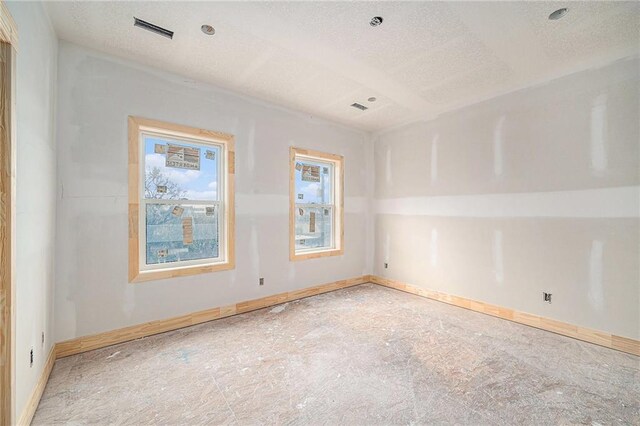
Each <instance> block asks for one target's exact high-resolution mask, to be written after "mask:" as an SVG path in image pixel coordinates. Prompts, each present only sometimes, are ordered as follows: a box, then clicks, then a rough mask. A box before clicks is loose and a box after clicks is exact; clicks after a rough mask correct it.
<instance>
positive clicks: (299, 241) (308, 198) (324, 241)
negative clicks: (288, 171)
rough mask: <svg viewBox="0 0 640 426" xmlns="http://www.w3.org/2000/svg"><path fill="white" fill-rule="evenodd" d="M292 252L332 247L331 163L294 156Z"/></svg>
mask: <svg viewBox="0 0 640 426" xmlns="http://www.w3.org/2000/svg"><path fill="white" fill-rule="evenodd" d="M294 173H295V188H296V190H295V194H296V198H295V205H296V208H297V211H296V221H295V233H296V236H295V240H296V253H300V252H307V251H316V250H328V249H332V248H334V238H333V228H334V222H335V218H334V215H333V212H334V211H335V201H334V196H333V195H334V191H333V186H334V165H333V163H329V162H324V161H317V160H315V159H312V158H308V157H303V156H300V155H296V164H295V172H294Z"/></svg>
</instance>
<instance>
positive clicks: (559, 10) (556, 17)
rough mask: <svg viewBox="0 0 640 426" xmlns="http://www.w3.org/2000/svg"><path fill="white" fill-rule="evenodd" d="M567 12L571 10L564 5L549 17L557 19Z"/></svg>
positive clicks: (553, 19)
mask: <svg viewBox="0 0 640 426" xmlns="http://www.w3.org/2000/svg"><path fill="white" fill-rule="evenodd" d="M567 12H569V9H567V8H566V7H563V8H562V9H558V10H556V11H555V12H553V13H552V14H551V15H549V19H551V20H552V21H557V20H558V19H560V18H562V17H563V16H564V15H566V14H567Z"/></svg>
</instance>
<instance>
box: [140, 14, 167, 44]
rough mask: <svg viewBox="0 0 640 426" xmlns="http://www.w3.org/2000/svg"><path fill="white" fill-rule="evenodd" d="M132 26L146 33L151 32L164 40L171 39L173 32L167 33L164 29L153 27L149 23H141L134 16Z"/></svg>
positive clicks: (141, 21)
mask: <svg viewBox="0 0 640 426" xmlns="http://www.w3.org/2000/svg"><path fill="white" fill-rule="evenodd" d="M133 20H134V21H133V26H134V27H140V28H144V29H145V30H147V31H151V32H152V33H156V34H158V35H161V36H163V37H166V38H170V39H173V31H169V30H168V29H166V28H162V27H159V26H157V25H153V24H152V23H150V22H147V21H143V20H142V19H138V18H136V17H135V16H134V17H133Z"/></svg>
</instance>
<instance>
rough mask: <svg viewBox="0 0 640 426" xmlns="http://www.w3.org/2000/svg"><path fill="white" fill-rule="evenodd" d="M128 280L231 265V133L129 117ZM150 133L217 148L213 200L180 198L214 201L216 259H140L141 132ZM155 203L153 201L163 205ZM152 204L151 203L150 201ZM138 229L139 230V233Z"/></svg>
mask: <svg viewBox="0 0 640 426" xmlns="http://www.w3.org/2000/svg"><path fill="white" fill-rule="evenodd" d="M128 121H129V123H128V124H129V282H130V283H137V282H144V281H151V280H159V279H165V278H174V277H182V276H188V275H196V274H204V273H208V272H215V271H223V270H229V269H234V268H235V191H234V189H235V180H234V177H235V141H234V136H233V135H230V134H226V133H221V132H216V131H211V130H204V129H198V128H195V127H188V126H183V125H178V124H173V123H167V122H163V121H158V120H151V119H147V118H141V117H133V116H130V117H129V120H128ZM145 134H146V135H154V136H159V137H166V138H169V139H177V140H178V141H180V140H184V141H185V142H187V143H189V142H191V143H200V144H203V145H216V146H218V147H219V149H220V153H221V155H220V157H221V158H220V162H219V165H220V170H219V171H218V176H219V177H220V180H219V181H218V184H220V183H222V185H220V187H221V188H223V189H224V190H223V192H222V194H221V195H222V196H221V197H219V198H218V200H217V201H198V200H181V203H182V204H214V205H217V206H221V208H220V209H219V210H218V211H219V213H218V214H219V215H220V218H221V219H222V226H220V222H218V226H219V227H220V229H219V231H222V232H220V233H219V235H223V238H222V239H221V240H222V241H221V242H222V243H221V244H220V245H219V247H218V254H219V258H220V259H221V260H220V261H216V262H210V263H202V262H194V261H184V262H185V263H186V264H185V263H181V264H180V265H179V266H173V264H162V265H168V266H166V267H162V266H158V265H153V266H151V267H148V266H147V265H146V263H144V262H143V260H142V259H143V258H144V256H143V254H144V253H146V247H143V246H142V243H144V242H145V241H146V226H145V211H144V210H145V209H144V206H145V205H146V204H149V203H148V202H147V201H146V200H145V199H144V189H143V182H144V176H145V170H144V166H145V164H144V135H145ZM164 203H165V202H159V203H156V204H164ZM152 204H153V203H152ZM140 232H142V233H143V235H142V236H141V234H140Z"/></svg>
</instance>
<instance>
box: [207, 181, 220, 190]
mask: <svg viewBox="0 0 640 426" xmlns="http://www.w3.org/2000/svg"><path fill="white" fill-rule="evenodd" d="M207 186H208V187H209V188H211V189H213V190H217V189H218V182H209V185H207Z"/></svg>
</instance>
